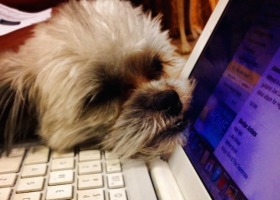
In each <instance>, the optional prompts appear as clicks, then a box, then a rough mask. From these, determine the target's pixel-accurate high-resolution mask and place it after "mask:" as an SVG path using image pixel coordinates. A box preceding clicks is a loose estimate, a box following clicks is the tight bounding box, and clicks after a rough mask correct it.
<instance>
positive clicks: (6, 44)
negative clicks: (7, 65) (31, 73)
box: [0, 25, 34, 53]
mask: <svg viewBox="0 0 280 200" xmlns="http://www.w3.org/2000/svg"><path fill="white" fill-rule="evenodd" d="M33 28H34V25H32V26H28V27H25V28H23V29H20V30H17V31H14V32H12V33H9V34H7V35H3V36H0V53H2V52H3V51H6V50H17V49H18V47H19V45H21V44H23V43H24V41H25V40H26V39H27V38H29V37H31V36H32V29H33Z"/></svg>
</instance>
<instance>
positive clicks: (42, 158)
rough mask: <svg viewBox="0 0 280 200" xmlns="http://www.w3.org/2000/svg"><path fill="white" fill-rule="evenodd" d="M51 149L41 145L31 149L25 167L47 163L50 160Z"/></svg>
mask: <svg viewBox="0 0 280 200" xmlns="http://www.w3.org/2000/svg"><path fill="white" fill-rule="evenodd" d="M49 153H50V149H49V148H48V147H46V146H43V145H40V146H35V147H32V148H31V149H29V151H28V152H27V156H26V158H25V162H24V164H25V165H31V164H40V163H47V162H48V160H49Z"/></svg>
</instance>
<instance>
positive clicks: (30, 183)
mask: <svg viewBox="0 0 280 200" xmlns="http://www.w3.org/2000/svg"><path fill="white" fill-rule="evenodd" d="M43 187H44V178H43V177H36V178H24V179H20V180H19V182H18V186H17V189H16V192H17V193H23V192H37V191H41V190H42V189H43Z"/></svg>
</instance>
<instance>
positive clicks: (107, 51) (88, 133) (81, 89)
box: [0, 0, 194, 159]
mask: <svg viewBox="0 0 280 200" xmlns="http://www.w3.org/2000/svg"><path fill="white" fill-rule="evenodd" d="M174 52H175V48H174V47H173V46H171V44H170V39H169V38H168V33H167V32H166V31H165V32H162V31H161V26H160V18H159V17H157V18H155V19H152V18H151V15H150V14H144V13H143V12H142V10H141V8H139V7H138V8H133V7H132V6H131V4H130V3H129V2H126V1H118V0H96V1H84V0H82V1H70V2H69V3H67V4H64V5H62V6H61V7H60V8H59V11H58V12H57V13H56V14H55V15H54V16H53V17H52V18H51V19H50V20H49V21H48V22H45V23H43V24H40V25H38V26H37V27H36V28H35V30H34V36H33V37H32V38H30V39H29V40H28V41H27V42H26V43H25V44H24V45H23V46H21V47H20V49H19V52H17V53H15V52H7V53H5V54H3V55H1V56H0V94H1V97H0V98H1V99H0V111H1V116H0V117H1V121H0V122H1V123H0V125H1V128H0V129H1V130H0V131H1V132H2V133H3V137H4V140H5V146H6V148H9V147H10V146H11V144H12V143H13V141H14V140H15V138H16V137H17V136H18V135H25V132H26V133H30V132H35V133H36V134H38V135H40V137H41V138H42V140H43V141H44V142H45V143H46V144H47V145H49V146H50V147H51V148H52V149H55V150H58V151H63V150H67V149H70V148H72V147H75V146H78V145H80V144H91V145H95V146H96V148H101V149H104V150H112V151H114V152H116V153H118V154H119V155H121V156H122V157H123V158H129V157H140V158H143V159H151V158H153V157H155V156H163V157H166V156H168V155H169V154H170V153H171V152H172V151H173V149H174V147H175V146H176V145H177V144H182V142H183V141H184V137H183V136H182V135H181V133H180V131H181V130H180V127H181V121H182V118H183V113H184V111H185V110H186V109H187V108H188V106H189V103H190V100H191V92H192V90H193V87H194V84H193V82H192V81H189V80H186V79H180V78H179V74H180V71H181V69H182V66H183V65H184V62H182V60H181V58H180V57H178V56H176V55H175V53H174Z"/></svg>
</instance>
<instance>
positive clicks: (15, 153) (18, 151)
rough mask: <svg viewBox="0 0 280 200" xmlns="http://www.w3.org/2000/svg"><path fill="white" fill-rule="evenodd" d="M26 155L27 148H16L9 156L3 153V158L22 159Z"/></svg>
mask: <svg viewBox="0 0 280 200" xmlns="http://www.w3.org/2000/svg"><path fill="white" fill-rule="evenodd" d="M24 153H25V148H14V149H12V150H11V152H10V153H9V154H8V156H7V153H6V152H3V153H2V156H7V157H10V158H11V157H22V156H23V155H24Z"/></svg>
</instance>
